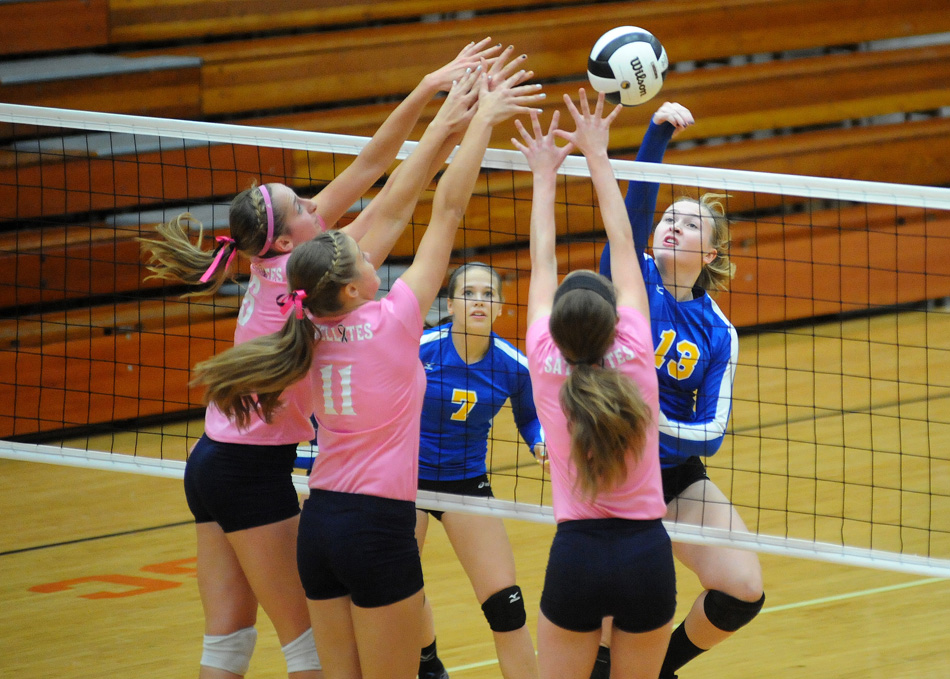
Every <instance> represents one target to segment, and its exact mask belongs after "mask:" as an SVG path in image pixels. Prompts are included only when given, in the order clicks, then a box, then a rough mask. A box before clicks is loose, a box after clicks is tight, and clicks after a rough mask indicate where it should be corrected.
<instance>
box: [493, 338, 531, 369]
mask: <svg viewBox="0 0 950 679" xmlns="http://www.w3.org/2000/svg"><path fill="white" fill-rule="evenodd" d="M491 348H492V352H493V353H494V355H495V356H496V357H497V359H498V360H501V361H503V362H505V363H508V364H510V365H512V366H514V367H517V368H521V369H524V370H527V369H528V358H527V357H526V356H525V355H524V354H523V353H522V352H521V350H520V349H518V347H516V346H515V345H514V344H512V343H511V342H509V341H508V340H506V339H505V338H504V337H501V336H500V335H496V334H495V333H492V334H491Z"/></svg>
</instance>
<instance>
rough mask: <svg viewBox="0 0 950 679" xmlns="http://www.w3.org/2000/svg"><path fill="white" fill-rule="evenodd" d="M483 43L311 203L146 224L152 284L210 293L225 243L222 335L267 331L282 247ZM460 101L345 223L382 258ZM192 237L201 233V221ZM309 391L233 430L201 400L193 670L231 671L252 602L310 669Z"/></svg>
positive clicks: (242, 664) (451, 131)
mask: <svg viewBox="0 0 950 679" xmlns="http://www.w3.org/2000/svg"><path fill="white" fill-rule="evenodd" d="M486 44H487V39H486V40H484V41H482V42H480V43H477V44H476V43H472V44H470V45H468V46H467V47H466V48H465V49H463V50H462V52H461V53H460V54H459V55H458V57H457V58H456V59H455V60H453V61H452V62H451V63H450V64H448V65H447V66H445V67H443V68H442V69H440V70H439V71H436V72H435V73H433V74H431V75H429V76H427V77H426V78H425V79H424V80H423V83H422V85H420V87H419V88H417V90H416V91H415V92H414V93H413V94H412V95H410V97H409V98H407V100H406V101H404V102H403V103H402V104H401V105H400V106H399V107H397V109H396V110H395V111H394V112H393V114H392V115H391V116H390V117H389V119H388V120H387V121H386V123H384V124H383V126H382V127H381V128H380V130H379V132H378V133H377V135H376V136H375V137H374V138H373V140H371V142H370V143H369V144H368V145H367V146H366V148H365V149H364V151H363V152H362V153H361V154H360V156H358V157H357V158H356V160H355V161H354V162H353V164H352V165H350V167H349V168H347V169H346V170H345V171H344V172H342V173H341V174H340V176H339V177H338V178H336V179H335V180H334V181H333V182H331V183H330V184H329V185H328V186H327V187H325V188H324V189H323V191H321V192H320V193H319V194H318V195H317V196H316V197H315V198H313V199H303V198H300V197H299V196H297V195H296V193H295V192H294V191H293V190H292V189H290V188H289V187H287V186H285V185H283V184H274V183H270V184H265V185H262V186H259V187H254V188H252V189H248V190H247V191H244V192H242V193H241V194H239V195H238V196H237V197H236V198H235V199H234V201H233V202H232V205H231V211H230V222H231V237H219V238H218V247H217V249H216V250H215V251H214V252H208V251H205V250H203V249H202V248H201V238H200V235H199V240H198V244H197V245H193V244H192V243H191V241H190V238H189V235H188V227H189V225H190V224H189V222H190V221H191V218H190V216H189V215H182V216H181V217H179V218H178V219H176V220H173V221H172V222H171V223H170V224H167V225H164V226H163V227H161V228H160V229H159V232H160V235H161V236H162V237H163V238H164V240H160V241H154V240H153V241H144V246H145V248H146V250H147V251H148V252H149V253H150V254H151V259H152V261H151V263H150V264H151V265H150V268H151V269H152V271H153V272H154V273H155V274H156V275H157V276H158V277H161V278H167V279H171V280H179V281H183V282H187V283H192V284H204V286H205V287H204V288H203V289H202V291H201V292H202V293H212V292H214V291H216V290H217V289H218V287H220V285H221V283H222V282H223V281H224V280H226V279H228V278H230V277H231V275H232V274H231V266H230V265H231V263H232V261H233V258H234V255H235V252H236V251H240V252H242V253H243V254H245V255H246V256H248V257H249V258H250V259H251V278H250V281H249V283H248V290H247V293H246V294H245V297H244V301H243V303H242V306H241V309H240V312H239V314H238V325H237V329H236V331H235V344H241V343H243V342H245V341H248V340H250V339H253V338H255V337H259V336H263V335H267V334H270V333H272V332H275V331H277V330H279V329H280V328H281V327H282V326H283V325H284V323H285V322H286V314H285V313H284V310H283V309H282V308H281V307H282V306H284V307H287V308H288V309H289V308H290V305H286V304H285V305H282V304H281V303H280V302H281V301H282V300H284V298H286V296H287V295H286V293H287V272H286V267H287V261H288V259H289V258H290V254H291V252H292V251H293V249H294V248H295V247H296V246H298V245H300V244H302V243H305V242H307V241H310V240H312V239H313V238H314V237H315V236H316V235H318V234H319V233H321V232H323V231H325V224H326V223H328V222H329V223H333V222H335V221H336V220H337V219H339V217H340V216H342V214H343V213H344V212H345V211H346V210H347V209H348V208H349V206H350V205H352V203H353V202H355V200H356V199H357V198H358V197H359V196H361V195H362V194H363V193H364V192H365V191H366V190H367V189H368V188H369V187H370V186H371V185H372V183H373V182H375V181H376V180H377V179H378V178H379V176H380V175H381V174H382V173H383V172H384V171H385V170H386V169H387V168H388V167H389V165H390V164H391V163H392V161H393V159H394V158H395V154H396V152H397V151H398V149H399V147H400V146H401V145H402V142H403V141H404V140H405V136H406V135H407V134H408V133H409V131H410V130H411V128H412V126H413V125H414V124H415V122H416V120H417V119H418V116H419V114H420V113H421V111H422V106H423V104H424V103H425V102H426V101H427V100H428V98H429V97H430V96H431V95H432V94H434V93H435V92H436V91H437V90H438V89H448V88H450V86H451V83H452V81H453V80H454V79H457V78H458V77H461V76H462V75H463V74H464V73H465V72H466V70H470V69H472V68H475V67H476V66H477V65H478V63H479V60H480V59H481V58H485V57H489V58H491V57H492V56H493V55H496V54H498V52H499V51H500V46H495V47H487V48H486V47H485V45H486ZM470 104H471V102H470V101H468V100H466V99H465V98H464V97H462V96H461V95H460V93H456V94H455V95H453V96H450V97H449V98H448V99H447V100H446V102H445V103H444V104H443V106H442V107H441V109H440V111H439V114H438V115H437V116H436V117H435V119H434V120H433V121H432V123H430V125H429V127H428V128H427V130H426V133H425V134H424V135H423V137H422V140H421V141H420V142H419V145H418V146H417V148H416V150H415V151H414V152H413V154H412V155H411V156H410V158H409V159H408V160H406V161H405V162H404V163H403V164H401V165H400V166H399V168H397V170H396V171H395V172H394V173H393V174H392V176H391V177H390V180H389V181H388V182H387V183H386V186H385V187H384V188H383V189H382V190H381V191H380V193H379V194H378V195H377V197H376V198H375V199H374V200H373V201H372V202H371V203H370V205H369V206H368V207H367V208H366V209H365V210H364V211H363V212H362V213H361V214H360V216H359V217H358V218H357V219H356V220H354V221H353V222H352V223H351V224H349V225H348V226H346V227H344V229H343V230H344V231H346V232H348V233H349V234H351V236H353V237H356V238H360V242H361V245H362V246H363V247H364V248H365V249H366V250H367V251H368V252H370V253H372V254H371V257H372V261H373V262H374V263H377V264H379V263H381V262H382V261H383V260H384V259H385V257H386V255H387V254H388V252H389V250H390V249H391V248H392V245H393V244H394V242H395V240H396V239H397V238H398V236H399V234H400V233H401V232H402V230H403V229H404V227H405V224H406V223H407V221H408V220H409V218H410V216H411V214H412V211H413V209H414V206H415V204H416V201H417V199H418V196H419V194H420V192H421V191H422V190H423V188H424V187H425V186H426V185H428V183H429V181H430V180H431V178H432V176H434V174H435V172H436V170H437V169H438V167H440V166H441V165H442V164H443V163H444V160H445V158H446V157H447V156H448V154H449V153H450V152H451V150H452V148H454V146H455V143H456V141H457V140H458V138H460V135H461V132H462V131H463V130H464V128H465V126H466V125H467V122H468V119H469V118H470V111H469V109H470ZM198 227H199V234H200V224H199V225H198ZM312 411H313V402H312V394H311V391H310V385H309V382H307V381H302V382H300V383H299V384H297V385H294V386H293V387H292V388H291V389H290V390H288V392H287V393H286V394H285V407H284V408H282V410H281V412H280V413H279V414H278V415H277V416H275V417H274V418H272V419H271V421H270V422H266V421H265V420H264V419H262V418H260V417H258V416H257V415H256V414H252V415H251V416H250V417H249V418H247V420H245V421H244V422H243V423H241V425H240V426H239V425H238V424H237V423H235V422H233V421H231V420H230V419H229V418H227V417H226V416H225V415H224V414H222V413H221V412H220V411H219V410H218V409H217V408H216V407H214V406H213V405H212V406H209V408H208V410H207V413H206V418H205V436H203V437H202V439H201V440H200V441H199V442H198V444H196V446H195V448H194V450H193V451H192V453H191V454H190V455H189V458H188V464H187V467H186V484H185V485H186V496H187V498H188V501H189V506H190V507H191V509H192V511H193V513H194V514H195V519H196V528H197V536H198V584H199V591H200V593H201V598H202V605H203V607H204V611H205V620H206V624H205V640H204V653H203V655H202V661H201V668H200V672H199V676H200V677H203V678H206V679H210V678H212V677H235V676H243V674H244V673H245V672H246V670H247V664H248V661H249V659H250V656H251V652H252V651H253V646H254V640H255V637H256V632H255V630H254V624H255V622H256V617H257V607H258V603H260V605H261V606H262V607H263V608H264V610H265V612H266V613H267V614H268V616H269V617H270V618H271V620H272V622H273V623H274V627H275V629H276V631H277V635H278V638H279V639H280V641H281V644H282V645H283V650H284V653H285V656H286V658H287V670H288V674H289V675H290V676H291V677H294V678H295V679H308V678H309V677H316V676H320V672H319V670H320V661H319V658H318V657H317V653H316V649H315V645H314V639H313V634H312V632H311V630H310V618H309V613H308V610H307V606H306V598H305V596H304V592H303V588H302V586H301V584H300V579H299V576H298V574H297V568H296V534H297V526H298V515H299V502H298V498H297V494H296V490H295V488H294V485H293V482H292V477H291V472H292V468H293V464H294V460H295V458H296V447H297V444H298V443H300V442H301V441H305V440H309V439H310V438H312V437H313V427H312V425H311V422H310V413H312Z"/></svg>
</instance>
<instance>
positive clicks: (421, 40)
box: [143, 0, 950, 116]
mask: <svg viewBox="0 0 950 679" xmlns="http://www.w3.org/2000/svg"><path fill="white" fill-rule="evenodd" d="M683 17H689V20H688V21H687V20H684V19H683ZM624 24H634V25H638V26H644V27H647V28H649V29H650V30H651V31H653V32H654V34H656V35H657V36H658V37H659V38H660V40H661V41H662V42H663V44H664V46H665V47H666V49H667V52H668V54H669V55H670V59H671V61H672V62H673V63H676V62H678V61H697V60H713V59H727V58H729V57H733V56H734V55H747V54H759V53H774V52H781V51H787V50H797V49H806V48H819V47H826V46H833V45H852V44H854V43H859V42H863V41H869V40H881V39H887V38H900V37H906V36H910V35H920V34H929V33H935V32H939V31H946V30H950V13H948V12H946V5H945V3H944V2H943V1H942V0H924V1H922V2H920V3H915V4H914V5H913V6H904V5H897V4H896V3H891V2H886V1H885V0H866V1H864V0H842V1H841V2H836V3H834V4H829V3H827V2H824V1H823V0H771V1H764V0H726V1H725V2H711V1H708V0H670V1H668V2H662V3H656V2H620V3H598V4H593V5H579V6H577V7H566V8H555V9H543V10H538V11H523V10H522V11H515V12H505V13H498V14H491V15H486V16H478V17H475V18H473V19H465V20H462V19H456V20H447V21H441V22H438V23H432V24H421V23H420V24H400V25H392V26H379V27H372V28H357V29H351V30H342V31H332V32H326V33H311V34H306V33H305V34H300V35H292V36H281V37H274V38H264V39H257V40H246V41H230V42H220V43H213V44H206V45H187V46H181V47H170V48H166V49H163V50H162V52H161V53H162V54H177V55H188V56H197V57H200V58H201V59H202V61H203V66H202V106H203V108H202V112H203V114H204V115H206V116H221V115H236V114H240V113H242V112H248V111H252V110H263V109H268V108H271V109H277V108H281V107H292V106H315V105H319V104H324V105H325V104H333V105H336V104H338V103H339V102H342V101H356V100H362V99H370V98H378V97H386V96H402V95H405V94H406V93H407V92H409V91H410V90H411V89H412V88H413V87H415V85H416V84H417V83H418V81H419V78H420V77H421V76H422V75H423V74H424V73H426V72H428V71H429V70H431V69H433V68H435V67H437V66H438V65H440V64H442V63H445V62H447V61H448V60H449V59H450V58H451V57H452V56H453V55H454V54H455V53H456V52H457V51H458V49H459V48H460V47H461V46H462V45H463V44H465V43H466V42H468V41H469V40H472V39H478V38H481V37H483V36H491V37H492V38H493V39H494V40H498V41H499V42H501V43H503V44H507V43H511V44H514V45H515V46H516V47H517V49H518V50H519V51H524V52H525V53H527V54H528V55H530V58H531V59H530V63H529V66H530V68H532V69H533V70H534V71H535V72H536V73H537V77H538V78H540V79H542V80H544V79H556V78H570V77H573V78H581V77H583V76H584V73H585V71H586V63H587V56H588V53H589V51H590V47H591V45H593V44H594V42H595V41H596V39H597V38H598V37H599V36H600V35H601V34H602V33H603V32H604V30H605V27H612V26H617V25H624ZM727 26H728V29H726V28H725V27H727ZM724 30H728V36H729V37H728V39H725V38H724ZM155 53H156V52H154V51H151V52H144V53H143V54H155ZM732 103H733V104H734V105H735V106H737V107H741V106H742V102H741V101H735V102H732Z"/></svg>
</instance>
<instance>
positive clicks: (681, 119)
mask: <svg viewBox="0 0 950 679" xmlns="http://www.w3.org/2000/svg"><path fill="white" fill-rule="evenodd" d="M694 122H696V121H695V120H693V114H692V113H690V110H689V109H688V108H686V107H685V106H683V105H682V104H677V103H676V102H675V101H665V102H663V104H661V105H660V108H658V109H657V110H656V113H654V114H653V123H654V124H656V125H659V124H661V123H669V124H670V125H672V126H673V127H674V128H676V129H675V131H674V132H673V134H676V133H677V132H680V131H681V130H684V129H686V128H687V127H689V126H690V125H692V124H693V123H694Z"/></svg>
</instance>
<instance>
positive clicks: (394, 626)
mask: <svg viewBox="0 0 950 679" xmlns="http://www.w3.org/2000/svg"><path fill="white" fill-rule="evenodd" d="M505 57H506V54H505V55H503V58H502V59H499V60H497V61H496V62H495V63H494V64H493V65H492V66H491V69H490V70H488V71H487V72H486V70H485V69H484V68H482V69H479V70H478V71H476V72H473V73H471V74H470V75H468V76H466V77H464V78H463V79H462V80H460V81H459V82H458V84H457V85H456V88H458V89H459V90H462V91H465V92H472V93H477V98H478V101H477V111H476V112H475V114H474V117H473V118H472V120H471V122H470V124H469V127H468V130H467V132H466V133H465V137H464V138H463V140H462V143H461V146H460V148H459V150H458V153H457V155H456V157H455V159H454V160H453V161H452V163H451V164H450V166H449V168H448V170H446V172H445V174H444V176H443V177H442V179H441V181H440V182H439V185H438V188H437V190H436V194H435V197H434V201H433V206H432V218H431V221H430V223H429V226H428V228H427V229H426V231H425V235H424V236H423V238H422V241H421V242H420V244H419V247H418V250H417V252H416V256H415V258H414V259H413V262H412V265H411V266H410V267H409V268H408V269H407V270H406V272H405V273H404V274H403V275H402V276H401V277H400V278H399V280H398V281H396V283H395V285H394V286H393V289H392V291H391V292H390V293H389V294H388V295H386V297H384V298H383V299H381V300H378V301H377V300H376V299H375V296H376V292H377V290H378V288H379V277H378V276H377V275H376V270H375V267H374V266H373V264H372V263H371V262H370V261H369V260H368V259H367V257H366V254H365V252H363V251H361V248H360V246H359V245H358V244H357V243H356V241H354V240H353V239H352V238H350V237H348V236H347V235H345V234H342V233H338V232H327V233H325V234H322V235H321V236H319V237H317V238H316V239H315V240H313V241H311V242H310V243H306V244H304V245H302V246H300V247H298V248H296V249H295V250H294V253H293V254H292V255H291V258H290V261H289V263H288V275H289V283H290V287H291V293H290V296H291V298H292V300H293V303H294V305H295V307H296V310H295V314H294V316H293V317H292V318H291V319H290V320H289V321H288V323H287V325H286V326H285V328H284V329H283V330H282V331H281V332H280V333H278V334H276V335H271V336H268V337H264V338H259V339H257V340H253V341H251V342H246V343H245V344H242V345H240V346H237V347H234V348H233V349H230V350H229V351H227V352H224V353H223V354H221V355H219V356H217V357H215V358H213V359H210V360H209V361H206V362H205V363H203V364H201V365H199V366H198V368H197V379H198V381H199V382H200V383H203V384H206V385H207V386H208V399H209V400H211V401H215V402H216V403H217V404H218V406H219V407H220V408H221V409H222V411H223V412H225V413H228V414H229V416H232V417H234V418H236V419H240V418H242V417H246V416H247V414H248V413H250V412H251V411H252V410H259V411H260V412H261V413H262V415H263V416H264V417H265V419H266V418H268V417H270V416H271V415H272V414H273V413H274V412H275V411H276V409H277V408H278V407H279V403H280V391H282V390H283V389H284V388H286V387H287V386H289V385H291V384H293V383H294V382H295V381H297V380H299V379H301V378H308V372H309V378H312V380H313V382H314V386H315V389H314V412H315V414H316V417H317V420H318V422H319V425H320V426H319V431H318V441H319V446H320V455H319V456H318V458H317V460H316V464H315V467H314V470H313V473H312V475H311V478H310V486H311V488H312V490H311V495H310V498H309V499H308V500H307V502H306V503H305V505H304V509H303V514H302V515H301V521H300V530H299V538H298V568H299V571H300V576H301V580H302V581H303V584H304V588H305V590H306V593H307V599H308V606H309V608H310V614H311V620H312V622H313V628H314V635H315V636H316V640H317V648H318V649H319V651H320V655H321V658H322V659H323V662H324V665H325V667H326V668H327V673H328V674H329V675H331V676H334V677H362V678H363V679H376V678H382V677H387V678H388V677H395V678H397V679H399V678H401V679H410V678H411V677H413V676H415V673H416V668H417V665H418V649H419V646H418V644H419V639H420V637H421V632H422V598H423V593H422V567H421V563H420V559H419V550H418V547H417V545H416V542H415V535H414V528H415V522H416V515H415V494H416V479H417V473H416V472H417V464H418V455H419V420H420V414H421V408H422V397H423V392H424V386H425V376H424V373H423V370H422V365H421V363H420V362H419V358H418V351H419V338H420V337H421V335H422V328H423V322H422V319H423V314H424V313H425V312H426V311H428V309H429V307H430V306H431V305H432V303H433V301H434V300H435V297H436V294H437V293H438V291H439V288H440V286H441V284H442V281H443V279H444V277H445V271H446V268H447V266H448V260H449V255H450V253H451V249H452V245H453V241H454V237H455V232H456V230H457V229H458V225H459V223H460V221H461V219H462V215H463V214H464V212H465V208H466V206H467V204H468V201H469V199H470V197H471V194H472V190H473V189H474V185H475V180H476V178H477V177H478V173H479V166H480V162H481V159H482V156H483V154H484V152H485V149H486V147H487V144H488V141H489V138H490V135H491V130H492V128H493V127H494V126H495V125H496V124H497V123H499V122H501V121H502V120H505V119H507V118H509V117H511V116H512V115H514V114H516V113H518V112H520V111H526V110H528V109H527V106H529V105H534V104H536V102H538V101H540V97H541V96H543V95H541V94H540V91H539V90H540V86H537V85H521V83H522V82H523V81H524V80H525V79H527V78H529V77H530V76H531V75H532V74H531V73H530V72H526V71H524V70H518V71H517V72H514V73H512V71H515V69H517V67H518V65H519V64H520V61H521V60H520V59H515V60H512V61H510V62H508V61H507V59H506V58H505ZM506 62H507V63H506ZM473 106H475V103H474V102H473ZM311 318H312V319H313V320H311ZM315 332H317V341H316V342H315V341H314V333H315Z"/></svg>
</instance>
